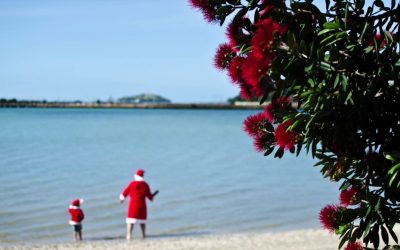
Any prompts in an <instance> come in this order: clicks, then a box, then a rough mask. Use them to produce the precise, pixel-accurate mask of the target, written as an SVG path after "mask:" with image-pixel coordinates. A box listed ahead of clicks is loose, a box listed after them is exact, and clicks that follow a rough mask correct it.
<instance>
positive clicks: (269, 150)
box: [264, 147, 274, 156]
mask: <svg viewBox="0 0 400 250" xmlns="http://www.w3.org/2000/svg"><path fill="white" fill-rule="evenodd" d="M272 151H274V147H270V148H268V149H267V150H266V151H265V153H264V156H267V155H270V154H271V153H272Z"/></svg>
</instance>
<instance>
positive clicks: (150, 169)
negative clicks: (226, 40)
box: [0, 108, 339, 244]
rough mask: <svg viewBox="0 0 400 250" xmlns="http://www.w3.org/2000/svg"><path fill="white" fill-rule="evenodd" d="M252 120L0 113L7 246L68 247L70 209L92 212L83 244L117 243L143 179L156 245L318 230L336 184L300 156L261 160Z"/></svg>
mask: <svg viewBox="0 0 400 250" xmlns="http://www.w3.org/2000/svg"><path fill="white" fill-rule="evenodd" d="M257 112H259V111H257V110H198V109H187V110H177V109H176V110H169V109H67V108H65V109H63V108H60V109H52V108H43V109H40V108H37V109H35V108H20V109H18V108H15V109H12V108H3V109H0V202H1V205H0V244H13V243H18V242H32V243H38V242H56V243H59V242H70V241H71V239H72V227H71V226H70V225H68V221H69V214H68V211H67V210H68V206H69V205H70V203H71V201H72V200H73V199H75V198H82V199H84V200H85V202H84V204H83V205H82V209H83V211H84V213H85V216H86V217H85V220H84V222H83V236H84V239H87V240H101V239H122V238H123V237H124V235H125V230H126V224H125V216H126V209H127V204H126V203H125V204H122V205H121V204H120V203H119V194H120V193H121V192H122V190H123V189H124V188H125V187H126V186H127V185H128V184H129V182H131V181H132V180H133V177H134V174H135V171H136V170H137V169H139V168H140V169H144V170H145V171H146V172H145V180H146V181H147V183H148V184H149V185H150V188H151V190H152V191H155V190H159V194H158V195H157V196H156V197H155V199H154V201H153V202H150V201H149V202H148V221H147V233H148V236H149V237H154V238H157V237H185V236H196V235H204V234H231V233H268V232H276V231H288V230H297V229H308V228H320V227H321V226H320V224H319V219H318V213H319V211H320V209H321V208H322V207H324V206H325V205H326V204H333V203H338V193H339V192H338V184H337V183H332V182H330V181H329V180H327V179H324V178H323V177H322V175H321V173H320V169H319V168H318V167H314V166H313V165H314V164H315V162H316V160H315V159H312V157H311V155H307V154H306V153H305V152H303V153H301V154H300V156H299V157H295V155H292V154H290V153H289V152H286V153H285V155H284V157H283V158H282V159H275V158H273V156H268V157H264V156H263V154H262V153H257V152H255V150H254V147H253V143H252V139H251V138H250V137H249V136H247V135H246V133H245V132H244V131H243V121H244V119H246V117H247V116H249V115H251V114H255V113H257ZM138 235H140V234H139V227H135V228H134V237H135V236H138Z"/></svg>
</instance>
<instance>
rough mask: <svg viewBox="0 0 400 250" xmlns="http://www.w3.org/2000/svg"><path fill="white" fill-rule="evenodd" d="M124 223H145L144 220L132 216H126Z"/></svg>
mask: <svg viewBox="0 0 400 250" xmlns="http://www.w3.org/2000/svg"><path fill="white" fill-rule="evenodd" d="M125 221H126V224H135V223H140V224H146V220H140V219H134V218H126V220H125Z"/></svg>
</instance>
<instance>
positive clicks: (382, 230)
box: [381, 225, 389, 245]
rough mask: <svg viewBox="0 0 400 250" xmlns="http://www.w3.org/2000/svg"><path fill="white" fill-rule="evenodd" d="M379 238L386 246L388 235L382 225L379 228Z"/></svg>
mask: <svg viewBox="0 0 400 250" xmlns="http://www.w3.org/2000/svg"><path fill="white" fill-rule="evenodd" d="M381 236H382V240H383V242H385V244H386V245H387V244H389V235H388V232H387V230H386V228H385V227H384V226H383V225H382V226H381Z"/></svg>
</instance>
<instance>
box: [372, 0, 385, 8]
mask: <svg viewBox="0 0 400 250" xmlns="http://www.w3.org/2000/svg"><path fill="white" fill-rule="evenodd" d="M374 4H375V5H376V6H377V7H379V8H383V7H385V4H384V3H383V1H382V0H375V1H374Z"/></svg>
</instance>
